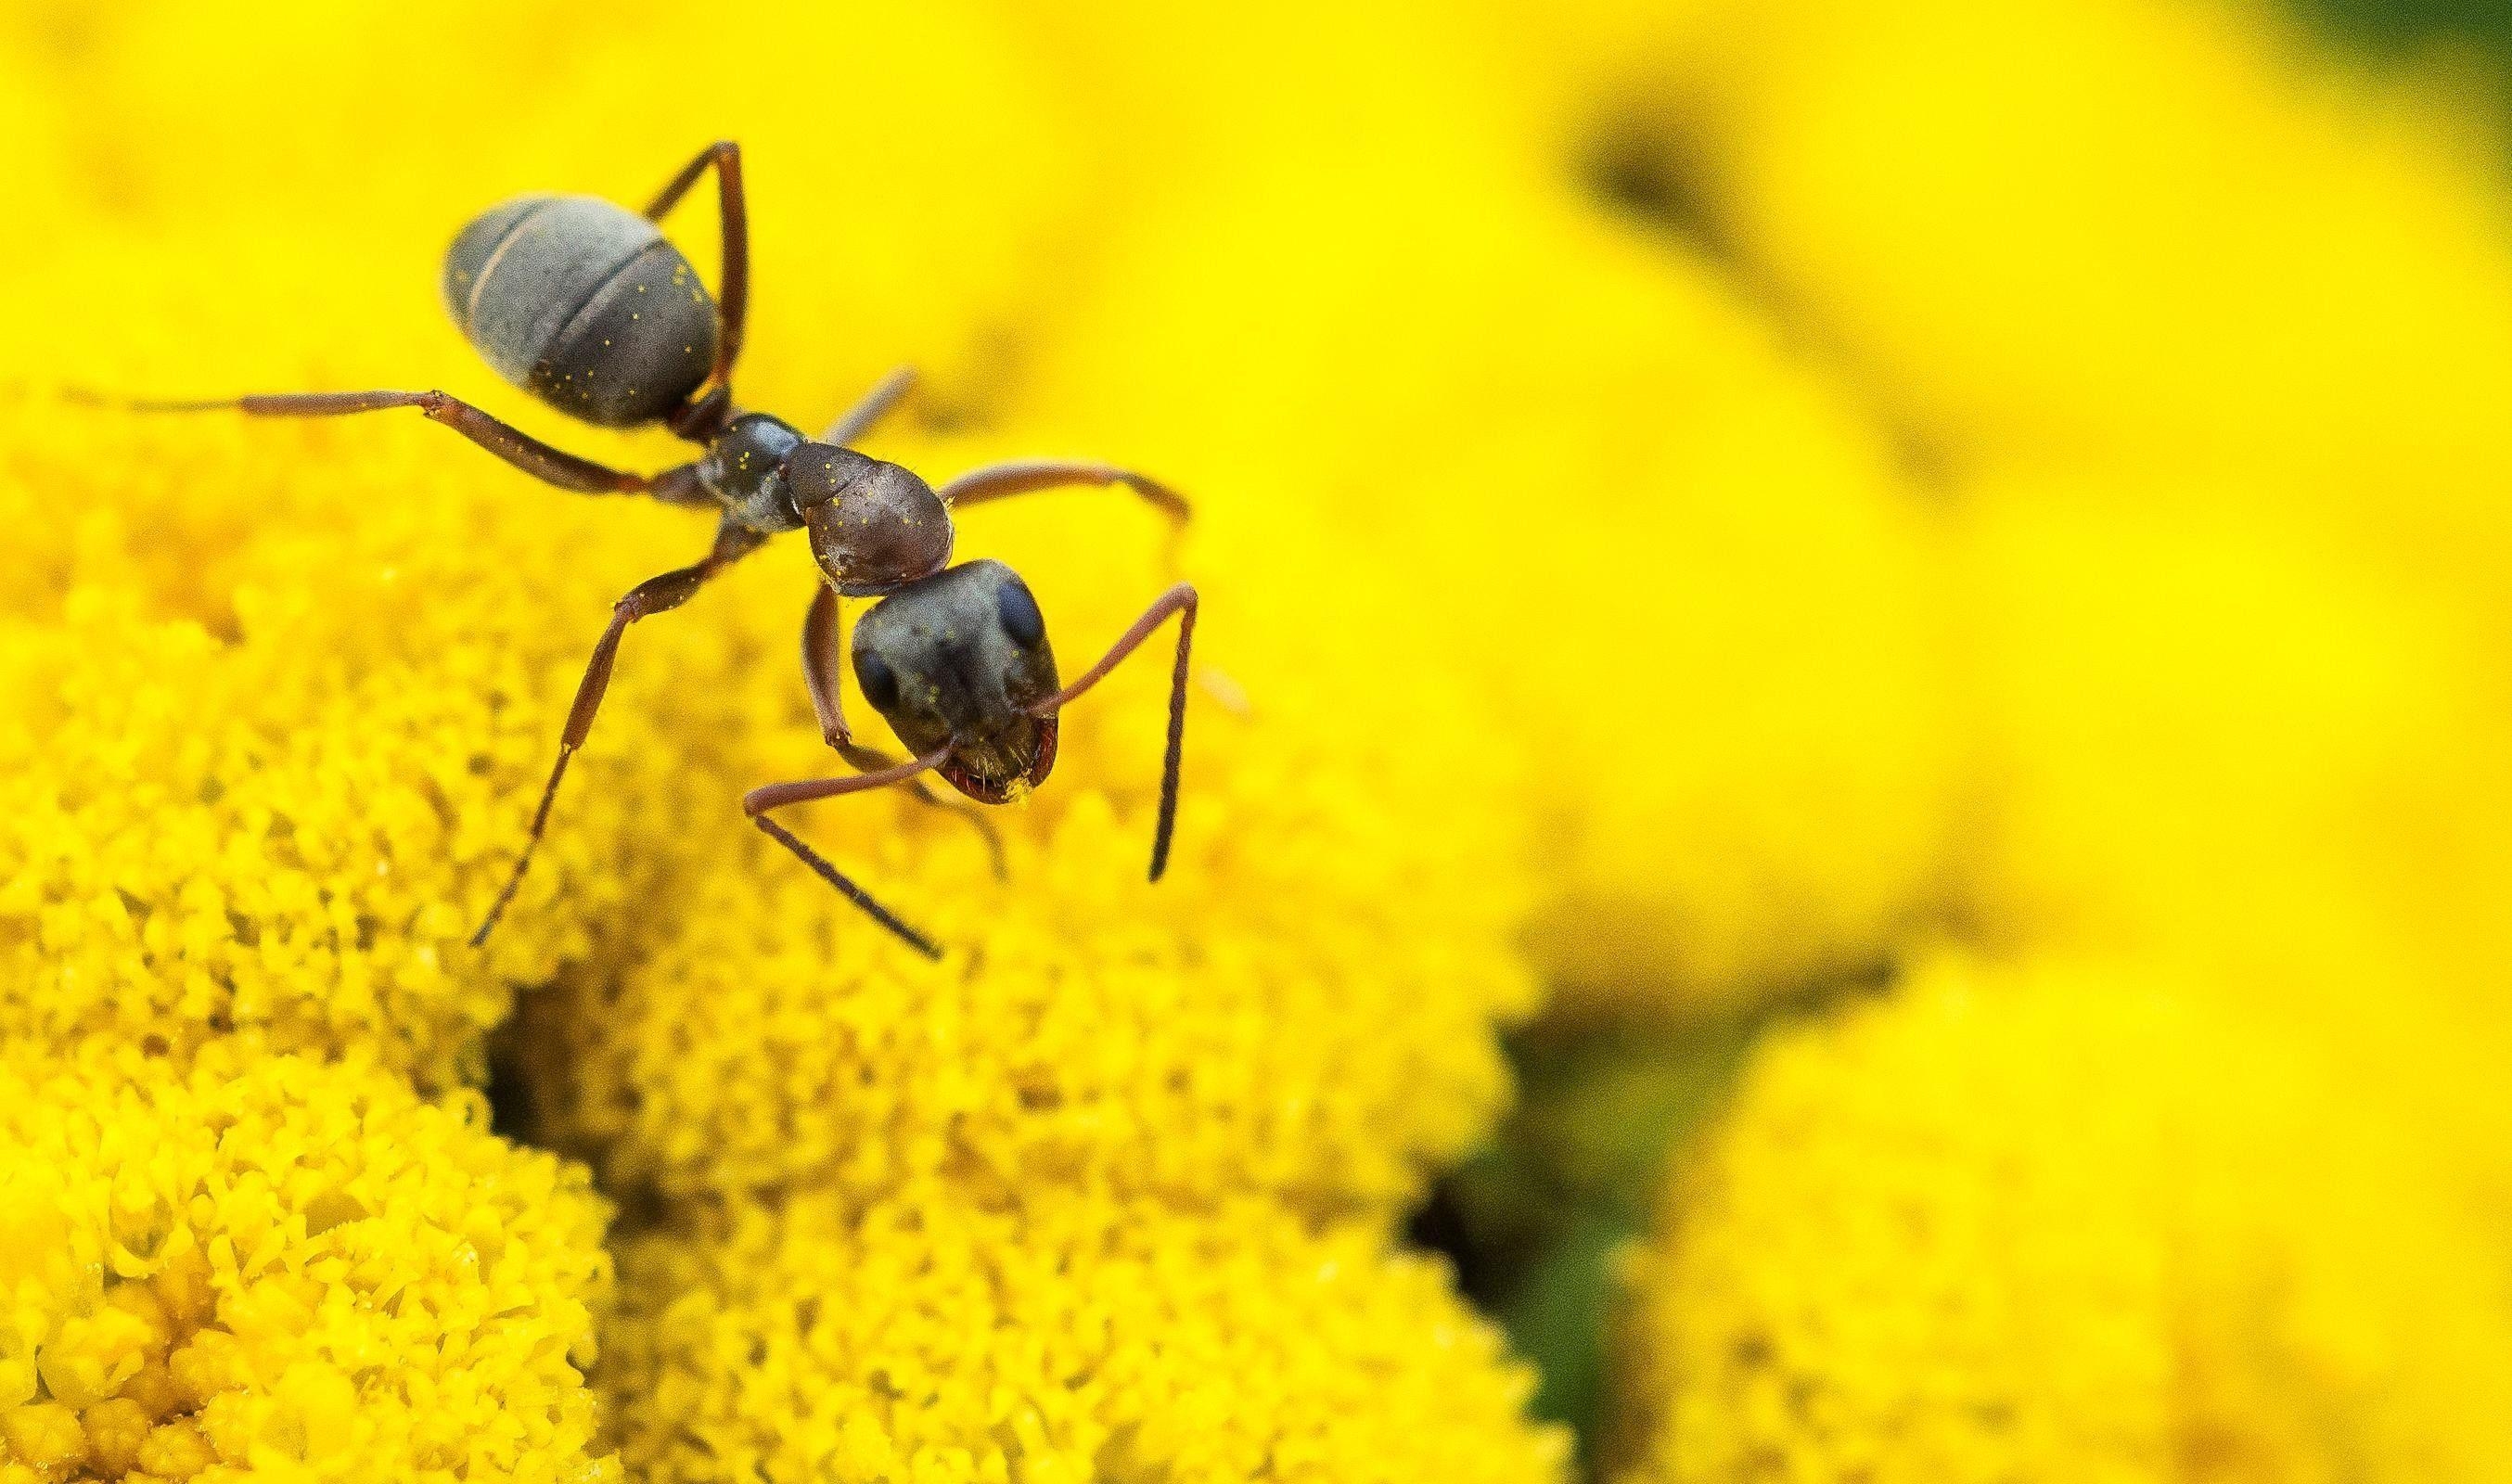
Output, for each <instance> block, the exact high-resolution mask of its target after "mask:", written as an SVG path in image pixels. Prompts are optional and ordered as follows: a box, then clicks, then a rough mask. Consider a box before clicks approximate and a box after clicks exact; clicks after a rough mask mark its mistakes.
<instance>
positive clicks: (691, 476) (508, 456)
mask: <svg viewBox="0 0 2512 1484" xmlns="http://www.w3.org/2000/svg"><path fill="white" fill-rule="evenodd" d="M119 405H120V406H123V407H126V408H129V409H130V410H132V411H135V412H215V411H224V410H234V411H239V412H243V413H245V414H246V415H247V416H252V417H345V416H348V415H350V414H351V413H355V412H380V411H387V410H391V409H394V408H406V407H414V408H416V409H418V410H419V411H420V412H422V413H424V414H425V415H426V417H427V418H428V420H429V421H431V422H441V423H443V424H444V425H445V426H447V427H449V428H451V429H452V430H453V431H454V432H456V433H459V434H461V435H462V436H463V437H465V438H467V439H469V440H471V441H472V442H473V443H475V444H478V445H479V446H480V447H481V448H484V449H488V450H489V451H490V452H491V453H494V454H495V455H497V456H498V457H499V458H502V459H504V460H505V461H506V462H507V463H509V464H512V465H514V466H515V467H516V468H518V469H521V470H523V471H524V472H525V473H526V474H529V475H530V476H531V477H532V478H534V479H536V480H539V481H541V482H542V483H544V484H550V485H556V486H557V487H558V488H561V489H572V490H574V491H575V492H576V493H578V494H646V493H651V494H655V495H658V496H660V497H662V498H664V499H667V500H671V501H672V502H673V503H676V504H687V503H694V501H693V500H691V499H689V498H687V495H688V494H689V493H690V492H691V491H692V490H694V489H695V482H696V476H695V470H694V468H693V467H692V466H689V465H682V466H680V467H678V468H674V469H670V470H667V471H665V472H664V473H662V474H659V475H654V476H650V477H649V476H647V475H643V474H630V473H628V472H627V471H626V470H623V469H613V468H611V467H610V466H609V465H608V464H597V463H595V462H594V461H593V460H591V459H589V458H579V457H577V456H576V455H575V454H572V453H569V452H568V451H567V450H566V449H557V448H553V447H551V446H550V445H548V444H545V443H543V442H541V441H540V440H539V439H537V438H534V437H532V436H531V435H530V434H529V433H526V432H523V431H522V430H521V429H518V428H515V427H512V426H509V425H508V424H506V423H504V422H501V421H499V420H498V419H496V418H494V417H491V416H490V415H489V414H488V413H486V412H484V411H482V410H479V409H478V408H475V407H473V406H472V405H471V404H469V403H467V402H464V401H462V400H460V399H459V398H455V397H449V396H447V395H446V394H445V393H443V392H432V391H431V392H390V391H378V392H265V393H257V394H255V395H253V396H248V397H221V398H214V399H211V400H208V401H201V402H154V401H135V402H126V403H122V404H119ZM698 492H700V493H702V492H703V491H698Z"/></svg>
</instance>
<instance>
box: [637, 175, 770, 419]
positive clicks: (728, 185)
mask: <svg viewBox="0 0 2512 1484" xmlns="http://www.w3.org/2000/svg"><path fill="white" fill-rule="evenodd" d="M710 165H712V166H714V167H715V182H716V186H717V192H716V195H717V210H718V213H719V215H720V216H721V218H722V220H723V223H724V281H723V282H722V283H721V284H719V285H717V286H716V293H715V302H716V326H715V374H714V380H715V382H716V384H717V385H718V386H729V385H731V383H732V366H733V363H734V362H735V361H738V360H739V359H741V334H742V329H743V327H744V326H745V325H746V324H747V323H748V321H749V318H750V207H749V203H748V198H747V197H746V196H745V195H744V194H743V192H742V188H741V146H740V145H739V144H736V143H734V142H733V141H732V140H730V139H718V140H716V141H715V142H714V143H712V144H709V145H708V146H707V147H706V148H704V149H701V150H699V151H698V155H697V158H696V159H694V160H691V161H690V162H689V163H688V164H687V165H685V166H683V167H681V173H680V174H679V175H677V176H673V177H672V183H671V184H669V185H666V186H664V187H663V189H662V191H661V193H660V194H658V195H656V196H655V197H654V199H653V202H652V203H651V204H650V205H648V207H647V208H646V219H647V220H648V221H660V220H662V219H663V216H664V215H665V214H666V213H668V212H670V211H671V209H672V208H673V207H676V206H678V205H680V203H681V198H682V197H683V196H686V195H687V194H688V193H689V187H690V186H692V185H695V184H697V183H698V176H702V175H704V174H706V168H707V167H708V166H710Z"/></svg>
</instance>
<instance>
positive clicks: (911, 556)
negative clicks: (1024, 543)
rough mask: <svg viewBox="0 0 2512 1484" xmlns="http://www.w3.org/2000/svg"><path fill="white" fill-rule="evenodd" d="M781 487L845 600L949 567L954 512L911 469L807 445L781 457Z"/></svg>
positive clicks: (878, 592)
mask: <svg viewBox="0 0 2512 1484" xmlns="http://www.w3.org/2000/svg"><path fill="white" fill-rule="evenodd" d="M785 488H786V490H787V492H788V494H789V495H790V497H791V498H792V499H793V501H794V508H795V509H796V510H799V511H801V512H802V514H803V524H804V525H805V527H808V528H809V530H810V532H811V557H812V560H814V561H816V562H818V563H819V564H820V570H821V571H823V572H825V573H827V574H828V578H829V581H830V582H831V583H833V584H834V585H835V586H836V587H837V590H838V591H839V593H841V594H842V595H844V596H845V597H848V598H874V597H879V596H880V595H882V594H883V593H890V592H895V591H897V590H898V589H899V588H901V587H904V586H905V585H906V584H908V583H911V582H915V581H918V580H919V579H921V578H925V577H930V576H932V575H933V574H934V573H936V572H939V571H940V570H942V568H943V567H945V566H949V565H950V562H951V507H950V506H948V505H945V504H943V503H942V497H941V496H940V495H938V494H935V493H934V492H933V487H932V486H931V485H928V484H926V483H924V481H923V480H922V478H920V477H918V475H917V474H916V472H915V471H914V470H912V469H907V468H904V467H902V466H900V465H898V464H893V463H890V462H889V461H888V460H886V459H879V458H868V457H866V456H864V455H863V454H861V453H857V452H856V451H854V450H853V449H841V448H838V447H836V446H835V445H832V444H824V443H806V444H804V445H802V446H801V447H800V448H798V449H795V450H794V452H793V453H792V455H791V456H789V457H788V458H787V459H786V460H785ZM1013 580H1015V581H1017V580H1019V579H1017V578H1015V579H1013Z"/></svg>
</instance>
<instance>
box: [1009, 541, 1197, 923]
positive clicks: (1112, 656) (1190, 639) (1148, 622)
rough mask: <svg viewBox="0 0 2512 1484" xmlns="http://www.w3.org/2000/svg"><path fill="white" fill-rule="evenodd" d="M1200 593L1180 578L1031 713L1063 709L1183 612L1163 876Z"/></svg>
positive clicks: (1165, 798) (1161, 836) (1159, 863)
mask: <svg viewBox="0 0 2512 1484" xmlns="http://www.w3.org/2000/svg"><path fill="white" fill-rule="evenodd" d="M1195 611H1196V593H1195V586H1194V584H1192V583H1187V582H1181V583H1179V584H1178V585H1177V586H1175V587H1173V588H1170V589H1169V590H1168V591H1167V592H1165V593H1162V594H1161V595H1160V596H1159V598H1158V600H1157V601H1156V602H1154V603H1153V604H1152V605H1151V606H1150V607H1148V608H1145V609H1144V610H1143V616H1142V617H1140V618H1137V619H1135V620H1134V626H1133V627H1132V628H1130V629H1127V630H1126V631H1125V632H1124V634H1123V635H1122V636H1120V637H1119V639H1118V641H1117V642H1116V644H1112V645H1110V646H1109V649H1108V652H1107V653H1106V654H1104V655H1102V656H1100V659H1099V663H1097V664H1095V665H1093V666H1091V667H1090V668H1089V669H1088V670H1085V671H1083V672H1082V675H1081V679H1079V680H1078V681H1075V682H1074V683H1072V684H1070V685H1067V686H1065V687H1064V688H1063V689H1062V690H1059V691H1057V692H1056V693H1055V694H1053V695H1051V696H1048V697H1047V698H1046V699H1045V700H1043V701H1040V702H1039V703H1038V704H1036V705H1034V706H1032V707H1030V708H1029V711H1030V715H1032V716H1039V717H1049V716H1053V715H1055V714H1056V713H1057V712H1059V711H1062V710H1063V709H1064V708H1065V707H1066V706H1067V705H1069V704H1071V703H1072V702H1073V701H1074V700H1075V699H1077V698H1078V697H1079V696H1080V695H1081V694H1082V692H1084V691H1086V690H1088V689H1089V688H1090V687H1091V686H1093V685H1096V684H1098V683H1100V682H1101V681H1103V680H1106V679H1107V678H1108V672H1109V671H1111V670H1114V669H1116V668H1117V666H1118V665H1119V663H1121V662H1122V661H1123V660H1124V658H1125V656H1126V655H1128V654H1131V653H1133V652H1134V650H1135V649H1137V648H1139V647H1141V645H1142V643H1143V641H1144V640H1146V639H1149V638H1151V637H1152V631H1153V630H1154V629H1157V628H1158V627H1159V626H1160V625H1161V624H1162V623H1163V622H1165V621H1167V619H1168V616H1169V615H1170V614H1171V613H1175V614H1178V615H1179V618H1178V642H1177V665H1176V667H1175V668H1174V669H1173V670H1171V671H1170V673H1169V742H1168V751H1167V753H1166V755H1165V756H1164V757H1163V758H1162V760H1161V762H1160V818H1159V824H1158V826H1157V827H1156V828H1155V830H1154V832H1153V835H1152V879H1153V880H1156V881H1157V880H1158V879H1160V873H1161V872H1163V871H1166V870H1167V869H1168V865H1169V836H1170V835H1171V833H1173V832H1174V831H1175V830H1176V828H1177V802H1178V774H1179V772H1180V770H1181V768H1182V767H1183V765H1184V763H1185V761H1186V670H1187V654H1188V652H1189V651H1190V650H1191V649H1192V648H1193V647H1194V645H1195Z"/></svg>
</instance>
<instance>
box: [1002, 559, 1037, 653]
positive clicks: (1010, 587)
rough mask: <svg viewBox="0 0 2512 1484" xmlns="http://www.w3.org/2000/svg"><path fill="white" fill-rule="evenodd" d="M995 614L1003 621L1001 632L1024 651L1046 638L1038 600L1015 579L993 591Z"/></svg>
mask: <svg viewBox="0 0 2512 1484" xmlns="http://www.w3.org/2000/svg"><path fill="white" fill-rule="evenodd" d="M995 613H996V615H997V616H998V617H1000V618H1001V619H1002V621H1003V632H1004V633H1005V634H1008V635H1010V636H1011V640H1012V643H1013V644H1018V645H1020V646H1021V647H1022V648H1024V649H1035V648H1037V647H1038V646H1039V644H1040V642H1041V641H1043V640H1044V639H1045V638H1046V619H1045V617H1044V616H1043V615H1041V614H1040V612H1039V610H1038V600H1037V599H1035V598H1032V597H1031V596H1030V595H1029V587H1028V585H1027V584H1025V583H1023V582H1022V581H1021V580H1020V579H1019V578H1017V577H1015V578H1013V579H1012V580H1011V581H1009V582H1006V583H1004V584H1003V585H1002V586H1001V587H999V588H997V589H995Z"/></svg>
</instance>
